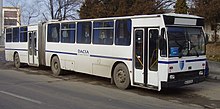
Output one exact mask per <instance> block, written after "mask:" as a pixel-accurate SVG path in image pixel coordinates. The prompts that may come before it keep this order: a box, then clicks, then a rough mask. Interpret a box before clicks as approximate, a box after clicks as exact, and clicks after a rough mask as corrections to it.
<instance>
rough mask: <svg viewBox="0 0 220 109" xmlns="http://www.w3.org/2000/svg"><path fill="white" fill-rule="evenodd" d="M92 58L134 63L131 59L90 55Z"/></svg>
mask: <svg viewBox="0 0 220 109" xmlns="http://www.w3.org/2000/svg"><path fill="white" fill-rule="evenodd" d="M90 56H91V57H96V58H106V59H116V60H125V61H132V59H131V58H119V57H110V56H100V55H90Z"/></svg>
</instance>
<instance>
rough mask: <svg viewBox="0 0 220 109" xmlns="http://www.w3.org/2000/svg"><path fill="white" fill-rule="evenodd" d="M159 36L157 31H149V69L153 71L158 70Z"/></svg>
mask: <svg viewBox="0 0 220 109" xmlns="http://www.w3.org/2000/svg"><path fill="white" fill-rule="evenodd" d="M158 36H159V31H158V30H157V29H151V30H150V31H149V59H150V63H149V69H150V70H151V71H157V70H158Z"/></svg>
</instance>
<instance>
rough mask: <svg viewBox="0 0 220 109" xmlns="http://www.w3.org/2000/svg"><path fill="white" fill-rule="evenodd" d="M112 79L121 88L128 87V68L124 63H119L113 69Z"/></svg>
mask: <svg viewBox="0 0 220 109" xmlns="http://www.w3.org/2000/svg"><path fill="white" fill-rule="evenodd" d="M113 79H114V83H115V85H116V86H117V87H118V88H119V89H122V90H125V89H127V88H129V87H130V76H129V71H128V68H127V66H126V65H125V64H123V63H119V64H118V65H117V66H116V67H115V69H114V74H113Z"/></svg>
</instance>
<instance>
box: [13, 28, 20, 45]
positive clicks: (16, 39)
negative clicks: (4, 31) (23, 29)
mask: <svg viewBox="0 0 220 109" xmlns="http://www.w3.org/2000/svg"><path fill="white" fill-rule="evenodd" d="M13 42H19V28H18V27H17V28H13Z"/></svg>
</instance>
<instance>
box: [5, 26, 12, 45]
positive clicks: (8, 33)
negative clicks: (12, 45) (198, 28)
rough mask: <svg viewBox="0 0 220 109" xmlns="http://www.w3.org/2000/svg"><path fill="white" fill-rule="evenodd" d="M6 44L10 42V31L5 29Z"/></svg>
mask: <svg viewBox="0 0 220 109" xmlns="http://www.w3.org/2000/svg"><path fill="white" fill-rule="evenodd" d="M6 42H12V29H11V28H9V29H6Z"/></svg>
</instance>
